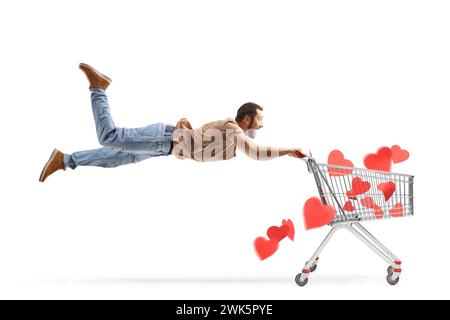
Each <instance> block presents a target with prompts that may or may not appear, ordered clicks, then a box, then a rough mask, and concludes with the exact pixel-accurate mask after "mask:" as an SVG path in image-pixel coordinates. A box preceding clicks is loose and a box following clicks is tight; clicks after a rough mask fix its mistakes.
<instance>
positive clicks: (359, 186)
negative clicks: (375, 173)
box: [346, 177, 370, 200]
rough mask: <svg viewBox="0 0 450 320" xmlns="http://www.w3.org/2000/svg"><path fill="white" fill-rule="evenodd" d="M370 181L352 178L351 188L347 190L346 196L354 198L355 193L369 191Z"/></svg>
mask: <svg viewBox="0 0 450 320" xmlns="http://www.w3.org/2000/svg"><path fill="white" fill-rule="evenodd" d="M369 189H370V183H369V182H367V181H364V180H362V179H361V178H359V177H357V178H353V180H352V190H350V191H347V193H346V194H347V196H348V198H349V199H350V200H356V196H357V195H361V194H364V193H366V192H367V191H369Z"/></svg>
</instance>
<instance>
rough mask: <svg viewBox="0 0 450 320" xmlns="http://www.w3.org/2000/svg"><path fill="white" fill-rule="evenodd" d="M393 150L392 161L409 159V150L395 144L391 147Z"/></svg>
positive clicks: (398, 161) (397, 161)
mask: <svg viewBox="0 0 450 320" xmlns="http://www.w3.org/2000/svg"><path fill="white" fill-rule="evenodd" d="M391 151H392V161H393V162H394V163H400V162H403V161H406V160H408V158H409V152H408V151H406V150H402V148H400V147H399V146H397V145H395V146H392V148H391Z"/></svg>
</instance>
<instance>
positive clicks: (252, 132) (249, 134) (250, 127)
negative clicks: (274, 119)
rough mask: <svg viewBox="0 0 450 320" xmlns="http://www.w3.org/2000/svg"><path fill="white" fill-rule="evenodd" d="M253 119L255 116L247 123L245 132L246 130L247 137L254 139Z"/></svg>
mask: <svg viewBox="0 0 450 320" xmlns="http://www.w3.org/2000/svg"><path fill="white" fill-rule="evenodd" d="M254 119H255V118H253V119H252V121H251V122H250V124H249V125H248V127H249V129H247V132H246V134H247V137H249V138H250V139H255V137H256V129H253V128H252V125H253V120H254Z"/></svg>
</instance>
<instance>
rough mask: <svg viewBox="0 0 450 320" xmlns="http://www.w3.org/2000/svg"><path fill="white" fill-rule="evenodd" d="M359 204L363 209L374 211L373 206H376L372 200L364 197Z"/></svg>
mask: <svg viewBox="0 0 450 320" xmlns="http://www.w3.org/2000/svg"><path fill="white" fill-rule="evenodd" d="M361 204H362V205H363V206H364V207H366V208H369V209H374V208H375V206H377V204H376V203H375V201H373V199H372V198H371V197H365V198H363V199H361ZM377 207H378V206H377Z"/></svg>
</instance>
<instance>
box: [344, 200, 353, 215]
mask: <svg viewBox="0 0 450 320" xmlns="http://www.w3.org/2000/svg"><path fill="white" fill-rule="evenodd" d="M344 210H345V211H348V212H353V211H355V207H354V206H353V204H352V202H351V201H347V202H346V203H345V205H344Z"/></svg>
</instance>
